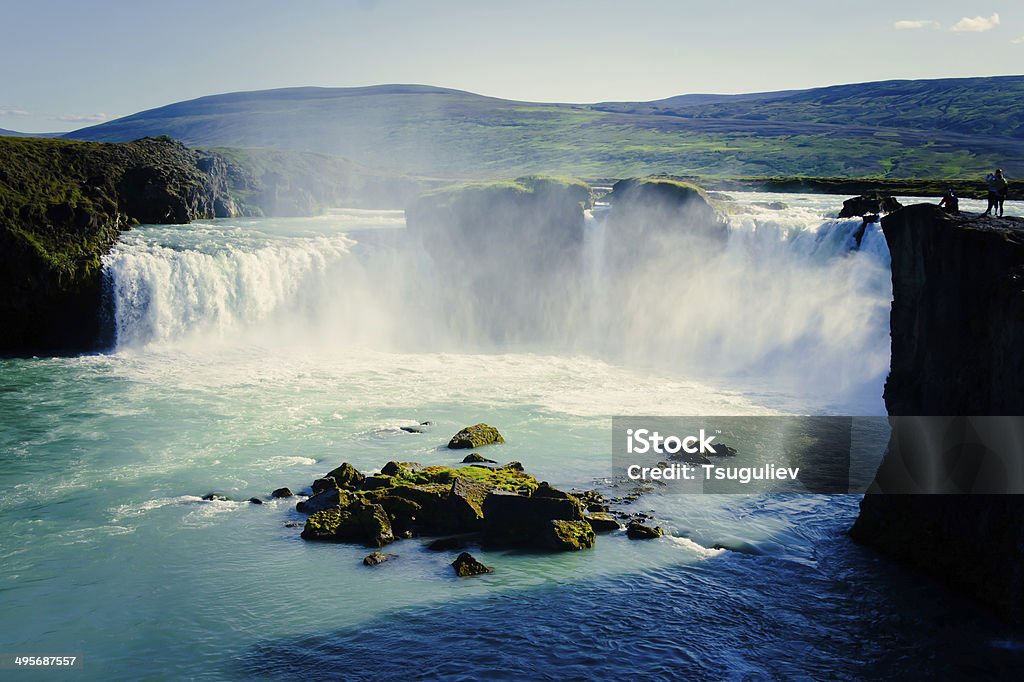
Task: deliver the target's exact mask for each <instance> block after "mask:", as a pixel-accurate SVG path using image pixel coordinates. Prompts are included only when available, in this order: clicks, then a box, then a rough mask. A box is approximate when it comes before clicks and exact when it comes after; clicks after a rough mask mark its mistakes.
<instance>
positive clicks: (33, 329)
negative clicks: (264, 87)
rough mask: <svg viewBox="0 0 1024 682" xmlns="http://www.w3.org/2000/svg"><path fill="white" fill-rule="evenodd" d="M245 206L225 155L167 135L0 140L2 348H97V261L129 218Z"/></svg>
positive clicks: (162, 219)
mask: <svg viewBox="0 0 1024 682" xmlns="http://www.w3.org/2000/svg"><path fill="white" fill-rule="evenodd" d="M244 210H245V209H243V208H242V207H241V206H240V205H239V204H238V203H237V202H236V201H235V200H234V199H233V198H232V195H231V193H230V192H229V190H228V166H227V164H226V163H225V162H224V160H223V159H222V158H221V157H219V156H218V155H216V154H212V153H208V152H199V151H196V150H192V149H188V148H187V147H185V146H184V145H183V144H181V143H180V142H176V141H174V140H171V139H170V138H166V137H163V138H144V139H141V140H136V141H135V142H129V143H126V144H100V143H93V142H72V141H68V140H53V139H39V138H13V137H0V355H11V354H29V353H39V352H79V351H83V350H90V349H92V348H95V347H96V346H97V345H98V344H99V343H100V341H101V320H100V316H99V315H98V311H99V310H100V309H101V296H102V264H101V262H100V258H101V257H102V256H103V254H105V253H107V251H109V250H110V248H111V246H113V244H114V242H115V241H116V240H117V237H118V235H119V234H120V233H121V231H123V230H125V229H128V228H129V227H130V226H131V225H133V224H136V223H187V222H189V221H191V220H194V219H196V218H213V217H229V216H233V215H238V214H240V213H243V212H244Z"/></svg>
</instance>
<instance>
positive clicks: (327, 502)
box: [295, 488, 352, 514]
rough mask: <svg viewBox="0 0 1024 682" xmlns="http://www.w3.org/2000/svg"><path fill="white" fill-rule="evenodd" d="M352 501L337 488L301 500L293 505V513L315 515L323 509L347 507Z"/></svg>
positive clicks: (344, 492)
mask: <svg viewBox="0 0 1024 682" xmlns="http://www.w3.org/2000/svg"><path fill="white" fill-rule="evenodd" d="M351 501H352V495H351V494H350V493H348V492H346V491H344V490H339V489H338V488H331V489H329V490H325V491H323V492H322V493H319V494H317V495H313V496H312V497H310V498H308V499H305V500H302V501H301V502H299V503H298V504H296V505H295V511H297V512H300V513H302V514H316V513H317V512H321V511H324V510H325V509H333V508H334V507H344V506H347V505H348V504H349V503H350V502H351Z"/></svg>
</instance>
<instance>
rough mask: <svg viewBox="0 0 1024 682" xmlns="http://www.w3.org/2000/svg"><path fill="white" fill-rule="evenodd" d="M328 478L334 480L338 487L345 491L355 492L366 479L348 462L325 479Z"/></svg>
mask: <svg viewBox="0 0 1024 682" xmlns="http://www.w3.org/2000/svg"><path fill="white" fill-rule="evenodd" d="M327 477H329V478H333V479H334V480H335V481H336V482H337V484H338V487H339V488H342V489H345V490H355V489H356V488H358V487H359V486H360V484H361V483H362V482H363V479H364V478H366V477H365V476H363V475H362V474H361V473H359V470H357V469H356V468H355V467H354V466H352V465H351V464H349V463H348V462H344V463H343V464H342V465H341V466H339V467H338V468H337V469H334V470H332V471H330V472H328V474H327V476H326V477H325V478H327Z"/></svg>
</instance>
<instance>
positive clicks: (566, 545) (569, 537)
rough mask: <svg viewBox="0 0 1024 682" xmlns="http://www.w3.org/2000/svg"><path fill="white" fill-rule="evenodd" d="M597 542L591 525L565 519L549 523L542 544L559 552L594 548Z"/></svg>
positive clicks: (553, 520)
mask: <svg viewBox="0 0 1024 682" xmlns="http://www.w3.org/2000/svg"><path fill="white" fill-rule="evenodd" d="M596 541H597V534H596V533H595V532H594V529H593V528H591V527H590V524H589V523H587V522H586V521H567V520H564V519H552V520H551V521H549V522H548V525H547V528H546V532H545V533H544V534H543V535H542V537H541V542H542V544H543V545H544V546H545V547H547V548H548V549H554V550H558V551H578V550H581V549H589V548H591V547H593V546H594V543H595V542H596Z"/></svg>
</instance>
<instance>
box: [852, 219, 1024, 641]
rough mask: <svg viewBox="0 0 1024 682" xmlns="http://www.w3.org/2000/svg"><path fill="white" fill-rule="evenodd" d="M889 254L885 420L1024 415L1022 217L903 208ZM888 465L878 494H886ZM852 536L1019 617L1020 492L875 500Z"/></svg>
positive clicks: (866, 503) (1023, 560)
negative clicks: (889, 335)
mask: <svg viewBox="0 0 1024 682" xmlns="http://www.w3.org/2000/svg"><path fill="white" fill-rule="evenodd" d="M882 230H883V232H884V233H885V238H886V241H887V242H888V244H889V250H890V252H891V254H892V281H893V304H892V315H891V333H892V367H891V373H890V375H889V379H888V381H887V382H886V386H885V403H886V406H887V408H888V411H889V414H890V415H918V416H928V415H935V416H948V415H1021V414H1024V220H1021V219H1017V218H1004V219H995V218H985V217H981V216H968V215H961V216H957V217H953V216H949V215H947V214H945V213H943V212H942V211H941V210H940V209H939V208H938V207H936V206H932V205H926V204H922V205H915V206H910V207H907V208H904V209H901V210H899V211H896V212H895V213H893V214H891V215H889V216H888V217H886V218H884V219H883V220H882ZM886 475H887V467H886V463H884V462H883V464H882V467H881V468H880V470H879V474H878V477H877V478H876V487H881V488H882V489H884V488H885V485H884V483H885V481H884V478H885V476H886ZM851 534H852V536H853V538H854V539H855V540H857V541H858V542H861V543H864V544H867V545H871V546H873V547H876V548H878V549H879V550H881V551H883V552H885V553H887V554H889V555H891V556H893V557H896V558H898V559H900V560H902V561H905V562H907V563H910V564H912V565H914V566H916V567H919V568H920V569H922V570H925V571H927V572H929V573H931V574H933V575H936V576H938V577H940V578H942V579H943V580H946V581H947V582H949V583H951V584H953V585H955V586H957V587H959V588H960V589H962V590H964V591H966V592H967V593H969V594H972V595H974V596H976V597H978V598H979V599H981V600H982V601H984V602H986V603H987V604H989V605H991V606H992V607H994V608H995V609H996V610H997V611H999V612H1000V613H1002V614H1003V615H1005V616H1007V617H1009V618H1011V619H1013V620H1018V621H1019V620H1020V619H1021V613H1022V609H1024V497H1021V496H1018V495H900V494H871V493H870V492H869V494H868V495H866V496H865V497H864V499H863V501H862V502H861V512H860V516H859V517H858V519H857V522H856V524H855V525H854V527H853V529H852V531H851Z"/></svg>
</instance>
